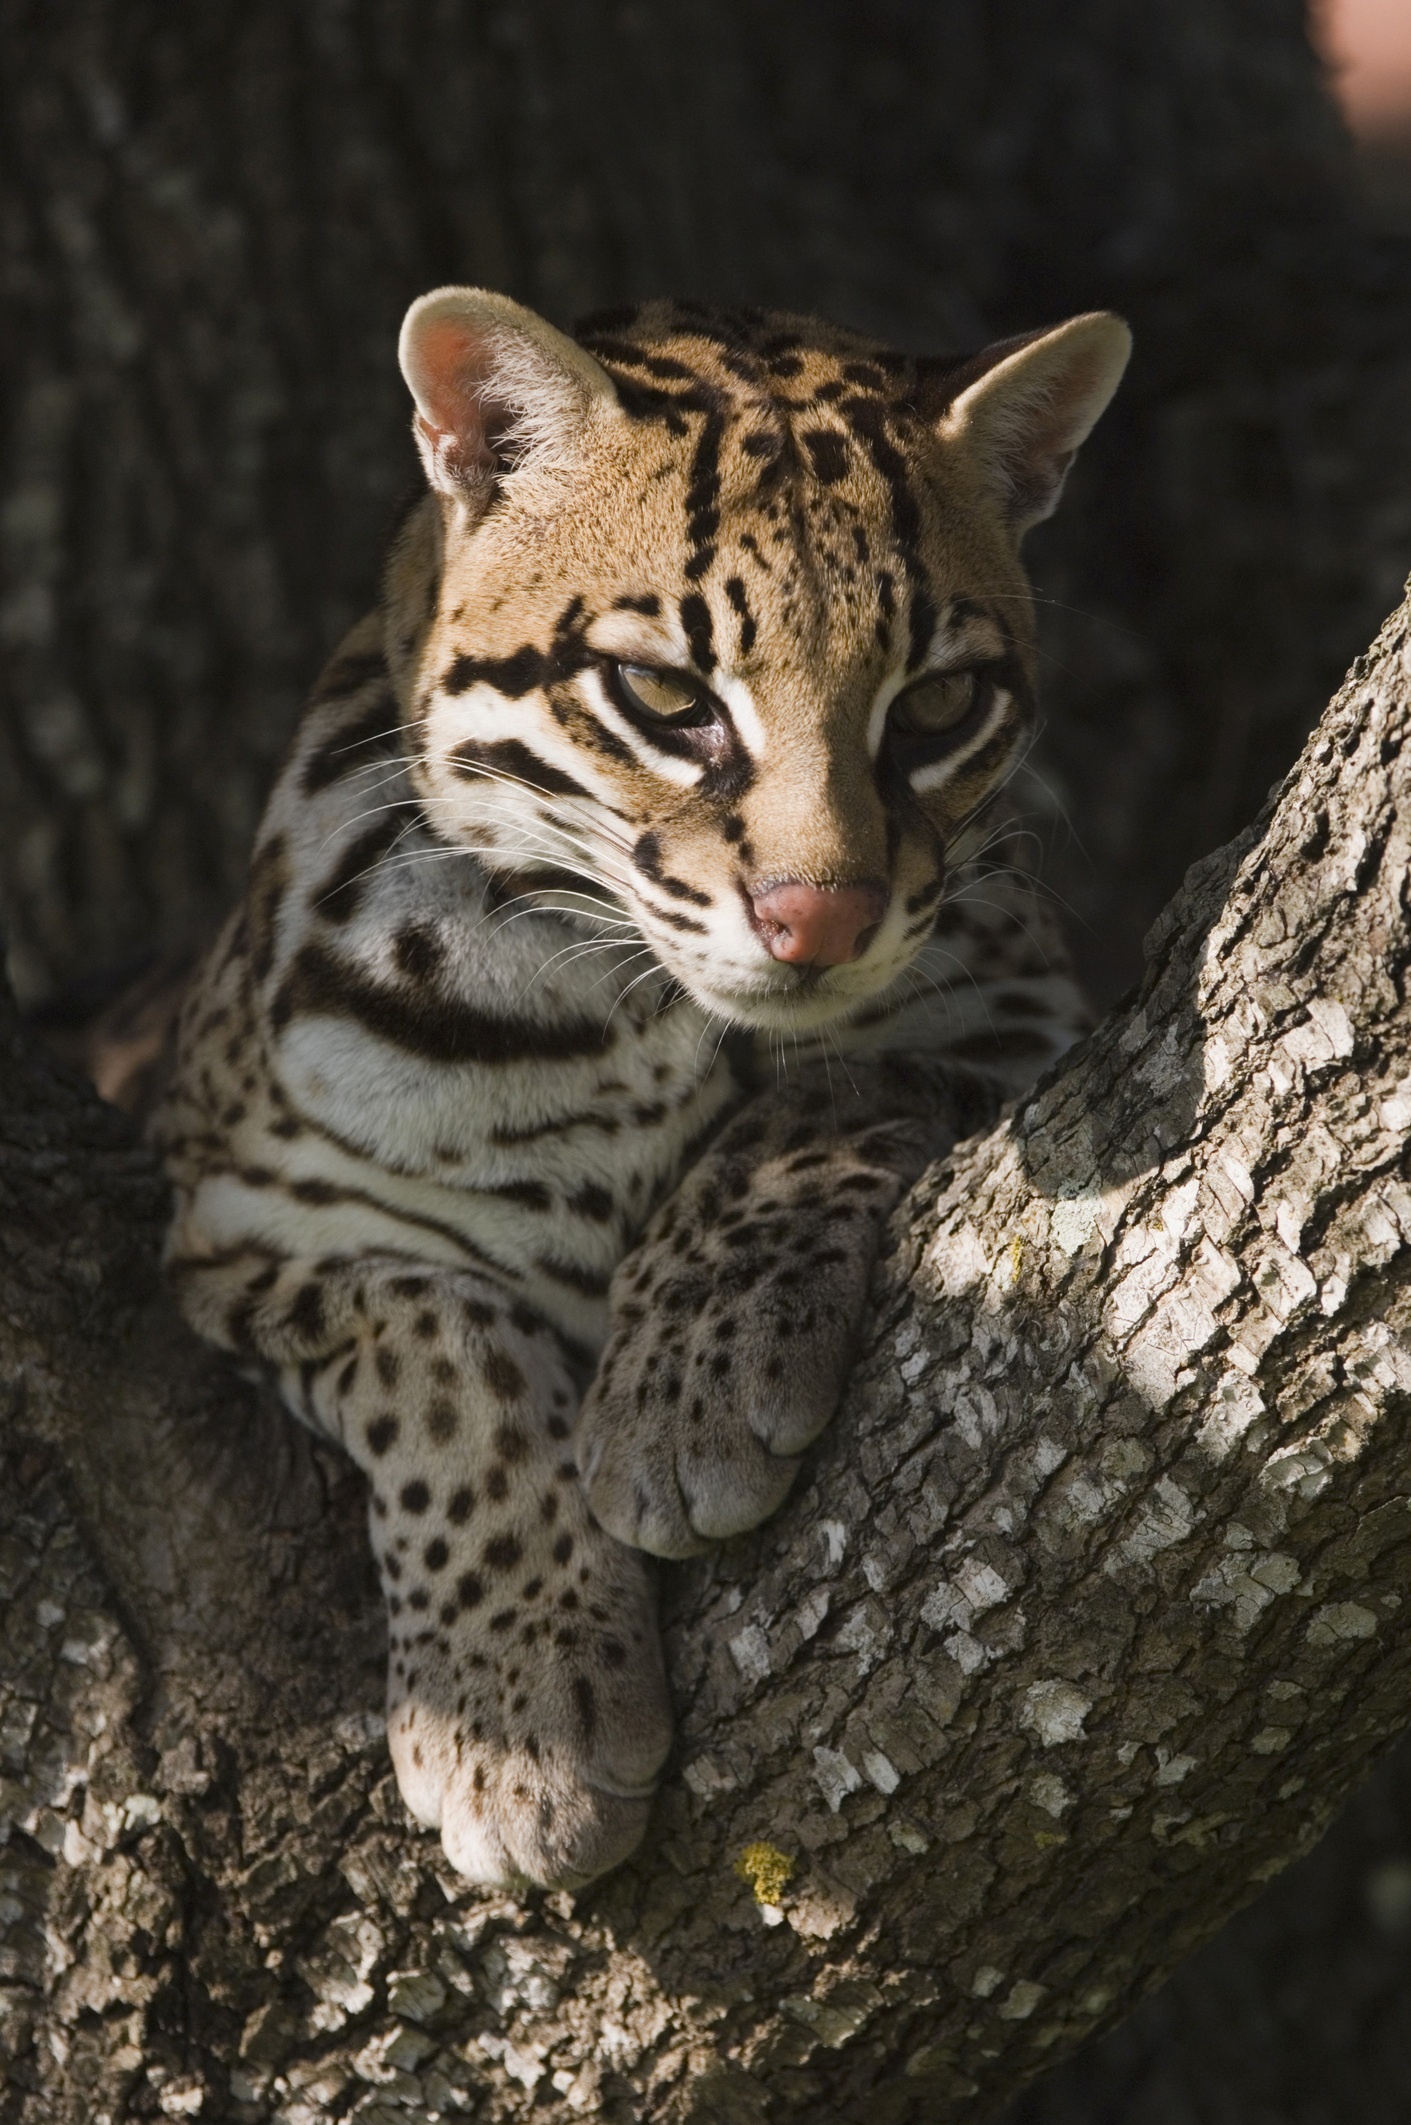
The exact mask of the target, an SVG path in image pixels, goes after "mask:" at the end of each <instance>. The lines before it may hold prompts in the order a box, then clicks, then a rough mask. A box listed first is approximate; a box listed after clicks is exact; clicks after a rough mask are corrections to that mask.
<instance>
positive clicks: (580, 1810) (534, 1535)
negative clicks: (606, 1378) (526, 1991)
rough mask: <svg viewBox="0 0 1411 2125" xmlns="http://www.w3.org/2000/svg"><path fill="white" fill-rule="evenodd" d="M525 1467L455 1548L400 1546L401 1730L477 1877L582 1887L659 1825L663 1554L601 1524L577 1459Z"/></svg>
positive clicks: (394, 1743)
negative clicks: (655, 1812) (657, 1560)
mask: <svg viewBox="0 0 1411 2125" xmlns="http://www.w3.org/2000/svg"><path fill="white" fill-rule="evenodd" d="M536 1458H538V1457H537V1456H536ZM531 1473H532V1476H533V1478H534V1480H533V1482H532V1484H531V1483H529V1482H528V1481H527V1480H526V1479H527V1477H528V1476H529V1475H530V1474H531ZM514 1475H515V1477H516V1481H515V1484H514V1492H513V1500H514V1502H511V1503H510V1504H509V1505H508V1506H507V1508H506V1509H504V1510H502V1511H500V1512H495V1511H494V1509H493V1505H491V1507H490V1510H489V1511H487V1512H485V1513H484V1514H483V1516H482V1511H481V1506H480V1501H479V1500H477V1503H476V1506H475V1507H473V1508H472V1509H471V1513H470V1519H469V1522H468V1523H467V1525H466V1527H465V1528H464V1530H461V1529H459V1528H458V1529H456V1530H455V1533H457V1534H459V1535H460V1536H461V1539H460V1540H459V1541H457V1543H456V1555H455V1558H454V1560H453V1563H452V1562H451V1561H448V1559H447V1556H446V1552H447V1550H448V1548H449V1543H448V1541H447V1539H446V1536H445V1535H444V1534H440V1533H434V1534H431V1536H430V1539H429V1540H424V1541H422V1542H421V1543H420V1546H419V1547H420V1554H419V1555H418V1554H417V1549H416V1546H413V1548H412V1549H410V1550H408V1551H407V1552H406V1553H405V1554H404V1556H403V1557H401V1558H400V1559H398V1558H395V1557H394V1559H393V1562H394V1564H396V1565H397V1566H398V1567H399V1576H397V1577H396V1579H395V1582H394V1583H393V1584H394V1590H393V1593H392V1601H393V1604H394V1610H395V1612H394V1615H393V1620H392V1629H391V1671H390V1675H389V1682H388V1721H387V1726H388V1739H389V1742H390V1745H391V1750H392V1758H393V1762H394V1764H395V1765H396V1770H397V1778H398V1782H399V1784H400V1785H401V1789H402V1794H403V1798H404V1799H405V1800H406V1802H407V1805H408V1807H409V1808H410V1809H411V1811H412V1813H413V1814H414V1815H415V1816H417V1817H418V1818H419V1820H421V1821H422V1822H424V1823H427V1824H430V1825H432V1826H433V1827H437V1828H439V1829H440V1832H441V1841H442V1844H443V1845H444V1847H445V1850H446V1856H447V1858H448V1859H449V1860H450V1862H451V1864H452V1866H453V1867H455V1868H456V1870H457V1871H458V1872H459V1873H461V1874H463V1875H464V1876H465V1877H466V1878H467V1880H469V1881H474V1882H483V1883H486V1884H494V1885H499V1886H512V1885H514V1884H515V1883H517V1882H521V1881H523V1880H525V1879H527V1880H529V1881H531V1882H536V1883H538V1884H539V1885H540V1886H542V1887H545V1888H559V1889H572V1888H578V1887H581V1886H582V1884H583V1883H585V1882H588V1881H591V1880H592V1879H593V1878H594V1877H595V1876H596V1875H599V1874H603V1873H606V1871H607V1870H608V1869H609V1868H610V1867H614V1866H616V1865H618V1863H619V1862H620V1861H622V1860H624V1859H626V1858H627V1856H628V1854H629V1853H630V1852H631V1851H632V1850H633V1848H634V1847H635V1846H636V1845H637V1843H638V1842H639V1841H640V1839H641V1836H642V1833H643V1831H644V1829H645V1828H646V1823H647V1815H648V1811H649V1808H650V1805H651V1798H652V1792H653V1789H654V1786H655V1783H656V1779H657V1775H658V1773H659V1772H660V1770H661V1766H662V1763H663V1761H664V1759H665V1757H666V1753H667V1750H668V1748H669V1746H670V1740H671V1716H670V1710H669V1706H668V1702H667V1693H666V1679H665V1674H664V1671H663V1667H662V1660H661V1652H660V1646H659V1641H658V1637H657V1628H656V1618H655V1613H654V1609H655V1601H654V1594H653V1589H652V1587H651V1584H650V1581H649V1578H648V1573H647V1567H646V1566H645V1564H644V1562H643V1560H642V1559H641V1558H640V1557H636V1556H633V1555H632V1554H631V1552H630V1551H628V1550H626V1549H624V1548H623V1547H622V1545H621V1544H620V1543H617V1542H615V1541H614V1540H613V1539H612V1538H611V1536H609V1535H607V1534H605V1533H604V1532H603V1531H602V1529H601V1528H599V1527H597V1526H595V1525H594V1523H593V1521H592V1519H591V1518H590V1516H589V1514H588V1512H587V1509H586V1505H585V1502H584V1499H583V1495H582V1491H581V1488H580V1486H579V1483H578V1479H577V1473H576V1471H575V1470H574V1468H573V1464H572V1462H571V1461H569V1460H568V1459H567V1458H566V1456H565V1455H564V1454H562V1453H559V1454H556V1455H554V1456H552V1457H545V1464H544V1466H543V1467H542V1469H538V1468H536V1469H533V1470H532V1471H530V1470H526V1469H525V1468H524V1467H523V1466H521V1467H518V1468H516V1469H515V1470H514ZM435 1502H436V1501H433V1506H434V1504H435ZM442 1502H443V1503H444V1502H445V1501H442ZM449 1502H450V1506H451V1517H452V1520H454V1515H455V1511H456V1509H457V1501H456V1500H454V1499H452V1500H450V1501H449ZM516 1504H517V1507H518V1509H516ZM432 1517H433V1513H432V1510H431V1509H428V1513H427V1520H428V1521H430V1520H431V1519H432ZM477 1521H478V1522H479V1523H480V1524H479V1526H478V1527H477V1526H476V1523H477ZM471 1528H475V1536H474V1539H473V1540H471V1539H467V1538H468V1537H469V1535H470V1530H471ZM386 1570H387V1564H386V1559H385V1558H384V1571H386Z"/></svg>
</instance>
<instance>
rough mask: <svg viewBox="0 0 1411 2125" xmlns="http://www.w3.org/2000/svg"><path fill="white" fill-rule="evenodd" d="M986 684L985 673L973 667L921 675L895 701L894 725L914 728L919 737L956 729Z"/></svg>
mask: <svg viewBox="0 0 1411 2125" xmlns="http://www.w3.org/2000/svg"><path fill="white" fill-rule="evenodd" d="M982 684H983V680H982V676H981V674H980V673H979V672H978V671H973V670H972V671H938V672H933V673H932V674H931V676H930V678H929V679H918V680H917V682H916V684H915V685H914V686H908V687H907V689H906V692H905V693H901V694H898V695H897V697H896V700H895V701H893V703H892V708H891V720H892V724H893V727H894V728H895V729H897V730H904V731H911V732H914V733H915V734H916V735H917V736H918V737H933V736H939V734H940V733H941V732H942V731H948V730H954V728H955V727H956V725H957V724H958V723H963V722H964V721H965V718H966V717H967V716H968V715H969V714H970V711H971V709H972V708H974V706H975V704H976V702H977V701H978V700H979V698H980V688H981V685H982Z"/></svg>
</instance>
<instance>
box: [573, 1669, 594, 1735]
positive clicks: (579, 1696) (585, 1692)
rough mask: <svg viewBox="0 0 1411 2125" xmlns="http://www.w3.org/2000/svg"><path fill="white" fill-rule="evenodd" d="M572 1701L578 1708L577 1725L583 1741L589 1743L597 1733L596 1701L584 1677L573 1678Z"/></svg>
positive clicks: (591, 1687) (590, 1685)
mask: <svg viewBox="0 0 1411 2125" xmlns="http://www.w3.org/2000/svg"><path fill="white" fill-rule="evenodd" d="M573 1699H574V1703H575V1704H576V1705H577V1707H578V1725H579V1729H580V1731H581V1733H582V1735H583V1739H584V1740H585V1741H591V1740H592V1739H593V1736H594V1735H595V1734H596V1733H597V1731H598V1700H597V1698H596V1697H595V1696H594V1695H593V1685H592V1683H591V1682H590V1681H589V1680H588V1678H587V1676H586V1675H575V1676H574V1678H573Z"/></svg>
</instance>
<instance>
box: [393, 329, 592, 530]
mask: <svg viewBox="0 0 1411 2125" xmlns="http://www.w3.org/2000/svg"><path fill="white" fill-rule="evenodd" d="M397 356H398V359H399V361H400V362H401V366H402V374H403V376H404V377H405V378H406V381H407V388H408V390H409V391H410V392H411V395H412V398H413V399H414V401H415V402H416V416H415V422H414V428H415V433H416V440H417V447H418V449H419V450H420V452H421V457H422V463H423V464H424V465H425V467H426V476H427V478H428V480H430V482H431V484H432V486H433V487H435V488H437V489H439V491H440V492H441V493H443V494H447V495H450V496H452V497H454V498H455V499H456V500H458V501H460V502H462V503H465V504H467V505H468V506H469V507H470V508H471V509H472V510H473V511H474V513H475V514H476V515H479V514H480V512H481V511H482V510H484V509H485V508H486V506H487V505H488V503H489V502H490V499H491V497H492V496H493V494H494V491H495V488H496V486H497V485H498V484H499V482H500V481H501V480H503V479H505V478H507V477H509V476H510V475H512V474H513V473H515V472H517V471H519V470H520V469H521V468H525V467H532V466H534V465H539V466H542V467H544V468H545V469H549V468H550V467H553V466H562V465H568V464H572V462H573V461H574V458H575V456H576V455H577V451H578V447H579V446H580V444H581V438H582V433H583V430H584V428H585V426H586V425H587V423H588V422H589V420H590V419H591V418H592V417H593V415H594V413H595V411H598V410H603V411H608V410H610V411H613V412H615V411H616V410H617V394H616V392H615V391H614V389H613V386H612V381H611V379H610V377H609V376H608V374H607V372H606V370H604V369H602V368H601V367H600V366H599V365H598V363H597V362H595V361H594V360H593V357H592V356H591V354H587V353H585V352H584V350H583V348H582V347H580V346H578V345H577V344H576V342H575V341H573V340H571V339H569V338H568V337H567V336H566V335H565V334H564V333H562V332H558V331H556V330H555V329H554V327H553V326H552V325H551V324H548V323H546V322H545V320H544V319H543V318H542V317H539V316H537V315H536V313H535V312H534V311H533V310H526V309H525V307H524V305H523V304H522V303H516V302H511V301H510V299H509V297H508V296H507V295H494V294H491V293H490V291H489V290H488V289H485V288H436V289H434V290H433V291H432V293H431V294H430V295H423V296H421V297H420V298H419V299H418V300H417V301H416V302H414V303H413V304H412V306H411V308H410V310H408V312H407V314H406V317H405V318H404V319H403V321H402V331H401V337H400V339H399V341H398V346H397Z"/></svg>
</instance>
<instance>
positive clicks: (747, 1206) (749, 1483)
mask: <svg viewBox="0 0 1411 2125" xmlns="http://www.w3.org/2000/svg"><path fill="white" fill-rule="evenodd" d="M800 1134H802V1135H803V1136H804V1141H803V1142H802V1143H799V1142H798V1140H797V1139H798V1136H799V1135H800ZM729 1144H730V1139H729V1137H728V1136H727V1138H726V1139H725V1141H724V1145H723V1147H722V1151H723V1155H722V1156H718V1157H717V1158H715V1159H714V1161H713V1162H712V1164H713V1170H712V1171H711V1172H710V1173H709V1174H707V1175H704V1176H703V1177H702V1179H701V1181H700V1182H698V1183H696V1184H695V1185H692V1184H690V1183H688V1185H687V1186H686V1187H685V1188H683V1190H682V1191H681V1193H680V1194H679V1195H678V1197H677V1198H676V1199H675V1200H674V1201H673V1202H672V1203H671V1204H669V1205H668V1206H667V1208H666V1210H665V1211H664V1212H663V1213H662V1215H661V1216H660V1217H659V1218H658V1219H657V1221H656V1222H655V1223H654V1224H653V1226H652V1227H651V1228H650V1229H649V1230H648V1233H647V1235H646V1238H645V1239H644V1240H643V1242H642V1244H641V1245H640V1246H639V1247H638V1248H637V1250H636V1251H635V1253H633V1254H632V1255H629V1256H628V1258H627V1260H626V1262H625V1263H624V1264H623V1266H622V1268H621V1269H620V1270H619V1272H618V1276H617V1278H616V1280H615V1281H614V1284H613V1293H612V1296H613V1329H612V1334H611V1336H610V1338H609V1341H608V1344H607V1348H606V1349H605V1351H604V1353H603V1358H602V1362H601V1364H600V1365H599V1368H598V1374H597V1378H596V1380H595V1381H594V1383H593V1385H592V1387H591V1388H590V1389H589V1391H588V1394H587V1396H586V1397H585V1399H584V1402H583V1407H582V1411H581V1413H580V1416H579V1419H578V1424H577V1427H576V1429H575V1432H574V1445H575V1448H576V1451H577V1455H578V1465H579V1467H580V1469H581V1470H582V1473H583V1480H584V1483H585V1485H586V1488H587V1492H588V1500H589V1503H590V1504H591V1506H592V1508H593V1512H594V1514H595V1516H596V1517H597V1519H598V1520H599V1521H600V1522H601V1523H602V1525H603V1526H604V1527H605V1528H607V1529H609V1530H610V1532H611V1533H612V1534H614V1535H617V1536H618V1537H619V1538H620V1539H621V1540H622V1541H623V1542H630V1543H633V1544H635V1545H636V1546H637V1547H638V1548H640V1549H645V1550H650V1551H652V1552H653V1553H654V1554H655V1555H657V1556H660V1557H687V1556H690V1555H692V1554H693V1553H694V1552H696V1551H698V1550H702V1549H705V1548H706V1547H708V1545H709V1544H710V1543H712V1542H716V1541H720V1540H722V1539H724V1538H725V1537H727V1536H729V1535H735V1534H740V1533H743V1532H744V1530H745V1529H747V1528H751V1527H756V1526H758V1524H759V1522H760V1521H761V1520H765V1519H767V1518H768V1516H769V1515H770V1513H772V1512H773V1511H775V1509H776V1508H777V1507H778V1506H779V1505H781V1504H782V1503H783V1500H784V1498H785V1496H786V1495H787V1493H788V1490H789V1486H790V1485H791V1483H792V1482H793V1480H794V1475H795V1473H796V1471H797V1469H798V1465H799V1456H800V1455H801V1454H802V1452H803V1450H804V1448H805V1447H807V1446H808V1445H810V1444H811V1443H812V1441H813V1440H814V1439H816V1438H817V1437H818V1434H819V1433H820V1432H821V1431H822V1430H823V1428H824V1426H825V1425H826V1424H827V1422H828V1419H829V1417H830V1416H831V1415H832V1413H833V1410H834V1408H835V1407H836V1405H837V1401H838V1397H839V1395H840V1393H841V1391H842V1387H843V1383H844V1381H845V1380H846V1378H847V1374H848V1371H849V1368H850V1366H851V1364H852V1360H853V1357H854V1354H855V1350H856V1343H857V1331H858V1325H859V1321H860V1319H861V1315H862V1310H863V1306H864V1303H865V1301H866V1296H867V1286H868V1281H869V1276H870V1272H871V1268H872V1263H873V1260H874V1258H875V1256H876V1251H877V1244H878V1237H879V1229H880V1224H881V1219H882V1217H883V1216H884V1215H885V1213H886V1212H887V1211H888V1210H889V1209H890V1208H891V1205H892V1203H893V1202H894V1201H895V1199H896V1197H897V1195H898V1194H899V1192H900V1189H901V1186H902V1180H901V1177H900V1176H899V1175H898V1174H897V1173H896V1172H895V1171H892V1170H889V1169H888V1168H887V1167H885V1166H883V1165H881V1164H879V1163H878V1162H876V1161H875V1160H874V1159H872V1158H870V1157H869V1156H868V1155H867V1150H866V1147H865V1146H864V1147H862V1148H861V1149H859V1148H858V1147H855V1146H854V1147H846V1148H843V1149H839V1148H832V1149H830V1150H828V1151H826V1152H822V1151H819V1150H818V1149H816V1148H810V1144H809V1142H808V1139H807V1133H806V1132H798V1131H796V1132H795V1133H794V1138H793V1139H792V1141H791V1145H790V1144H786V1145H785V1147H783V1149H782V1151H781V1154H780V1155H778V1156H776V1157H774V1158H772V1159H768V1160H766V1161H765V1162H764V1163H763V1164H761V1165H758V1166H755V1167H753V1168H751V1170H750V1171H749V1175H748V1187H747V1189H742V1190H741V1191H740V1193H739V1195H738V1196H737V1197H736V1198H735V1201H734V1205H733V1207H729V1206H730V1203H731V1170H730V1156H729Z"/></svg>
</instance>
